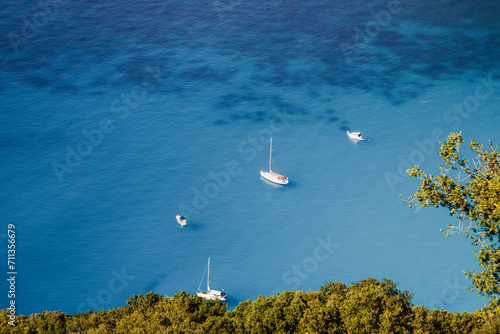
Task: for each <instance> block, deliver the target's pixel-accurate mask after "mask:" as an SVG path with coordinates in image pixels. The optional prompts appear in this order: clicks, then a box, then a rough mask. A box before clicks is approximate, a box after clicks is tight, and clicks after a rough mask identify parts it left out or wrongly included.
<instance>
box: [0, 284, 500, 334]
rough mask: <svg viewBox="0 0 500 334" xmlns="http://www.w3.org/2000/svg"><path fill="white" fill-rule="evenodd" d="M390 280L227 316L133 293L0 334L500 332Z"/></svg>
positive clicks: (492, 319)
mask: <svg viewBox="0 0 500 334" xmlns="http://www.w3.org/2000/svg"><path fill="white" fill-rule="evenodd" d="M396 286H397V285H396V284H395V283H393V282H391V281H390V280H387V279H383V280H382V281H378V280H376V279H374V278H368V279H365V280H361V281H360V282H358V283H354V284H352V285H351V286H349V287H346V286H345V285H344V283H342V282H330V283H326V284H325V285H324V286H322V287H321V288H319V290H318V291H316V292H313V291H308V292H303V291H283V293H278V294H276V295H274V296H270V297H265V296H260V297H259V298H258V299H257V300H255V301H253V302H251V301H248V300H247V301H245V302H243V303H240V304H239V305H238V306H237V307H236V308H235V309H234V310H233V311H227V305H226V304H225V303H222V302H220V301H218V300H215V301H207V300H205V299H203V298H200V297H198V296H196V295H189V294H187V293H185V292H183V291H182V292H180V293H177V294H174V295H173V296H172V297H163V296H161V295H158V294H154V293H152V292H149V293H147V294H146V295H133V296H132V297H131V298H130V299H129V300H127V305H126V306H123V307H120V308H118V309H109V310H107V311H104V310H102V311H88V312H87V313H79V314H75V315H68V314H65V313H62V312H59V311H55V312H47V311H45V312H43V313H41V314H37V313H35V314H31V315H30V316H28V317H26V316H23V315H20V316H19V317H17V319H16V326H15V327H12V326H10V325H8V323H7V321H8V317H7V315H8V310H0V334H3V333H12V334H18V333H22V334H35V333H36V334H45V333H47V334H66V333H68V334H70V333H71V334H73V333H75V334H76V333H86V334H108V333H120V334H129V333H133V334H139V333H140V334H142V333H144V334H146V333H200V334H201V333H214V334H220V333H245V334H246V333H256V334H257V333H258V334H260V333H325V334H327V333H328V334H348V333H351V334H361V333H415V334H438V333H439V334H441V333H450V334H463V333H475V334H491V333H500V321H499V319H500V317H499V316H498V315H499V314H500V312H499V309H498V308H496V307H494V306H491V305H490V306H489V307H488V308H485V309H483V310H478V311H476V312H474V313H473V314H469V313H462V314H458V313H455V314H452V313H449V312H447V311H442V310H441V311H438V310H433V311H429V310H428V309H427V308H425V307H423V306H416V307H413V306H412V304H411V294H409V293H408V292H407V291H399V290H398V289H397V288H396Z"/></svg>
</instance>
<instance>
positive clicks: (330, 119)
mask: <svg viewBox="0 0 500 334" xmlns="http://www.w3.org/2000/svg"><path fill="white" fill-rule="evenodd" d="M339 119H340V118H338V117H330V118H328V122H331V123H334V122H338V120H339Z"/></svg>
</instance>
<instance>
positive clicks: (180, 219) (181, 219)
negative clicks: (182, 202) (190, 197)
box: [175, 215, 187, 226]
mask: <svg viewBox="0 0 500 334" xmlns="http://www.w3.org/2000/svg"><path fill="white" fill-rule="evenodd" d="M175 219H177V222H178V223H179V225H181V226H186V225H187V220H186V218H184V217H182V216H181V215H177V216H175Z"/></svg>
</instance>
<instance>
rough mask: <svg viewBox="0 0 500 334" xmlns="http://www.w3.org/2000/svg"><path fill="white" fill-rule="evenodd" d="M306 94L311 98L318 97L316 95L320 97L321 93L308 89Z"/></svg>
mask: <svg viewBox="0 0 500 334" xmlns="http://www.w3.org/2000/svg"><path fill="white" fill-rule="evenodd" d="M307 95H308V96H310V97H312V98H313V99H315V98H318V97H320V96H321V94H320V93H319V92H317V91H312V90H311V91H309V92H308V93H307Z"/></svg>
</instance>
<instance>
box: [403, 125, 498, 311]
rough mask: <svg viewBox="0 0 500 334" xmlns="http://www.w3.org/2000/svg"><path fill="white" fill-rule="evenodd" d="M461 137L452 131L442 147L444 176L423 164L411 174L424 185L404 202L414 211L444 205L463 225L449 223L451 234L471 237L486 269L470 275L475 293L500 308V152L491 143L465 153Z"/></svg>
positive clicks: (414, 168)
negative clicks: (499, 301) (466, 154)
mask: <svg viewBox="0 0 500 334" xmlns="http://www.w3.org/2000/svg"><path fill="white" fill-rule="evenodd" d="M463 142H464V140H463V138H462V133H461V132H460V133H451V134H450V135H449V136H448V138H447V140H446V142H444V143H441V148H440V150H439V155H440V156H441V158H442V159H443V161H444V165H439V166H438V167H439V170H440V173H439V174H438V175H434V174H424V172H423V171H422V170H421V169H420V167H419V166H414V167H413V168H412V169H411V170H408V171H407V173H408V174H409V175H410V176H412V177H415V178H418V179H420V180H421V181H422V184H421V185H420V187H419V188H418V190H417V191H416V192H415V193H414V194H412V195H411V196H410V197H409V198H407V199H406V200H405V202H407V203H409V204H410V207H417V208H422V207H428V206H434V207H436V208H437V207H443V208H446V209H448V210H449V213H450V215H451V216H453V217H454V218H456V220H457V221H458V224H457V225H453V224H451V223H448V227H449V230H448V231H446V232H445V233H446V235H447V236H449V235H450V234H453V233H457V232H460V233H465V234H466V235H467V236H468V237H469V238H471V239H472V244H473V245H474V246H476V247H475V249H474V253H475V258H476V260H477V261H478V263H479V265H480V266H481V270H480V271H479V272H477V271H476V270H475V269H474V270H473V271H472V272H466V273H465V274H466V276H467V277H468V278H471V279H472V284H473V285H474V288H472V289H473V290H476V291H477V292H478V294H480V295H483V296H488V297H490V298H491V299H492V302H493V303H494V304H495V305H496V304H497V303H498V300H499V297H500V286H499V283H500V152H499V151H498V147H497V146H496V145H493V143H492V142H491V141H489V145H488V146H487V147H485V146H484V145H480V144H479V143H477V142H475V141H473V140H471V142H470V144H469V147H470V150H471V151H472V157H471V158H469V159H467V157H466V156H465V155H464V152H462V151H461V145H462V143H463Z"/></svg>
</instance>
